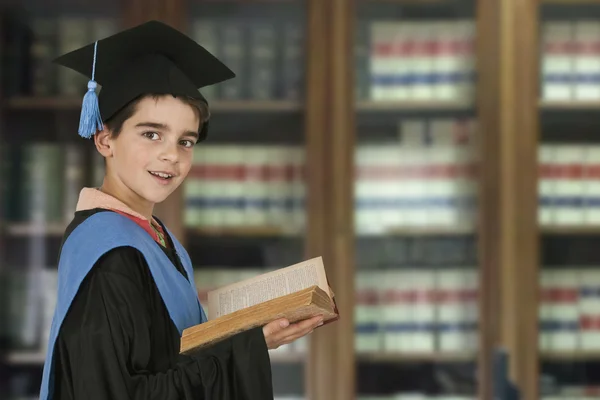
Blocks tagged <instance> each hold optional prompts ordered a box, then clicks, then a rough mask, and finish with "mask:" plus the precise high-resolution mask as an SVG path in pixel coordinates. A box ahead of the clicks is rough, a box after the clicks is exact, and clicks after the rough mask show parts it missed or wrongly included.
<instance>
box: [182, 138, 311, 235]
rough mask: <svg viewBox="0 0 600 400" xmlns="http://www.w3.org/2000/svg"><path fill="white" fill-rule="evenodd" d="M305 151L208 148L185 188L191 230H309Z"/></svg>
mask: <svg viewBox="0 0 600 400" xmlns="http://www.w3.org/2000/svg"><path fill="white" fill-rule="evenodd" d="M304 155H305V153H304V148H303V147H300V146H275V145H260V146H259V145H256V146H249V145H244V146H240V145H223V146H219V145H203V146H197V147H196V148H195V149H194V164H193V166H192V169H191V171H190V173H189V175H188V178H187V180H186V182H185V195H184V196H185V205H186V207H185V215H184V221H185V224H186V226H189V227H198V226H203V227H223V226H273V227H277V228H281V230H282V231H284V232H289V233H298V232H301V231H303V229H304V225H305V174H304V165H305V160H304Z"/></svg>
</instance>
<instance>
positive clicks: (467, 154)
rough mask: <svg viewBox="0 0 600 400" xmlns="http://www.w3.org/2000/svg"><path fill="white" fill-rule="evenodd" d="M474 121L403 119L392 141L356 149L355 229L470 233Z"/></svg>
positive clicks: (473, 199) (473, 215) (473, 219)
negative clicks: (454, 229)
mask: <svg viewBox="0 0 600 400" xmlns="http://www.w3.org/2000/svg"><path fill="white" fill-rule="evenodd" d="M476 125H477V124H476V121H475V120H473V119H470V118H467V119H455V118H433V119H422V118H414V119H413V118H407V119H404V120H402V121H401V122H400V123H399V126H398V135H397V139H396V140H392V141H385V142H382V143H377V144H364V145H359V146H358V147H357V148H356V155H355V160H356V161H355V164H356V184H355V210H356V215H355V217H356V229H357V232H359V233H361V234H381V233H383V232H385V231H388V230H390V229H394V228H398V227H426V226H430V227H431V226H433V227H463V228H472V227H473V226H474V225H475V223H476V214H477V212H476V211H477V204H476V203H477V198H476V194H477V176H476V163H477V147H476V135H477V133H476V130H477V126H476Z"/></svg>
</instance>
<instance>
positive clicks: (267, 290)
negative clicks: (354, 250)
mask: <svg viewBox="0 0 600 400" xmlns="http://www.w3.org/2000/svg"><path fill="white" fill-rule="evenodd" d="M315 285H316V286H319V287H320V288H321V289H323V291H324V292H325V293H330V291H329V286H328V285H327V277H326V275H325V266H324V265H323V259H322V257H317V258H313V259H310V260H306V261H303V262H301V263H298V264H294V265H292V266H289V267H286V268H281V269H278V270H276V271H272V272H269V273H266V274H262V275H259V276H256V277H254V278H250V279H246V280H244V281H241V282H237V283H234V284H231V285H227V286H224V287H221V288H219V289H216V290H213V291H211V292H209V293H208V319H209V320H212V319H215V318H218V317H221V316H223V315H227V314H230V313H232V312H235V311H238V310H241V309H243V308H247V307H251V306H253V305H256V304H259V303H262V302H265V301H268V300H272V299H275V298H277V297H281V296H285V295H287V294H290V293H294V292H297V291H299V290H302V289H306V288H309V287H311V286H315Z"/></svg>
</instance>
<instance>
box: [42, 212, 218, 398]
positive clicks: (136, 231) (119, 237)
mask: <svg viewBox="0 0 600 400" xmlns="http://www.w3.org/2000/svg"><path fill="white" fill-rule="evenodd" d="M167 233H168V234H169V236H170V237H171V240H172V241H173V244H174V245H175V249H176V251H177V254H178V255H179V257H180V258H181V263H182V264H183V266H184V268H185V271H186V272H187V275H188V277H189V281H188V280H187V279H186V278H185V277H184V276H183V275H182V274H181V273H180V272H179V271H178V270H177V268H175V266H174V265H173V263H172V262H171V260H170V259H169V257H167V255H166V254H165V253H164V251H163V250H162V249H161V248H160V247H159V246H160V245H159V244H157V243H156V242H155V241H154V239H152V237H151V236H150V235H149V234H148V232H146V231H145V230H144V229H143V228H142V227H140V226H139V225H138V224H136V223H135V222H134V221H132V220H131V219H129V218H127V217H125V216H123V215H120V214H118V213H115V212H110V211H102V212H99V213H96V214H94V215H92V216H90V217H89V218H87V219H86V220H85V221H84V222H82V223H81V224H80V225H79V226H77V228H75V229H74V230H73V232H72V233H71V234H70V235H69V237H68V238H67V240H66V241H65V243H64V245H63V248H62V250H61V256H60V262H59V264H58V299H57V303H56V309H55V311H54V318H53V320H52V327H51V330H50V338H49V341H48V350H47V354H46V362H45V364H44V373H43V376H42V385H41V389H40V400H52V397H53V392H54V360H53V356H54V347H55V344H56V339H57V337H58V333H59V331H60V327H61V325H62V323H63V320H64V319H65V316H66V315H67V312H68V311H69V307H70V306H71V302H72V301H73V299H74V298H75V295H76V294H77V292H78V291H79V286H80V285H81V283H82V282H83V280H84V279H85V277H86V275H87V274H88V273H89V272H90V270H91V269H92V268H93V266H94V265H95V264H96V262H97V261H98V259H100V257H102V255H104V254H105V253H106V252H108V251H110V250H111V249H114V248H115V247H120V246H131V247H134V248H136V249H138V250H139V251H140V252H141V253H142V254H143V255H144V258H145V259H146V262H147V263H148V266H149V268H150V272H151V273H152V277H153V278H154V282H155V283H156V286H157V287H158V290H159V292H160V295H161V297H162V299H163V301H164V303H165V305H166V307H167V309H168V311H169V315H170V317H171V320H172V321H173V323H174V324H175V326H177V329H178V330H179V334H180V335H181V334H182V333H183V330H184V329H186V328H189V327H191V326H194V325H198V324H200V323H203V322H206V320H207V318H206V314H205V313H204V310H203V309H202V306H201V305H200V301H199V299H198V292H197V289H196V286H195V283H194V271H193V268H192V262H191V260H190V257H189V255H188V253H187V251H186V250H185V249H184V248H183V246H182V245H181V243H179V242H178V241H177V239H176V238H175V236H173V235H172V234H171V232H170V231H169V230H168V229H167Z"/></svg>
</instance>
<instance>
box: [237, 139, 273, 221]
mask: <svg viewBox="0 0 600 400" xmlns="http://www.w3.org/2000/svg"><path fill="white" fill-rule="evenodd" d="M244 157H245V160H246V164H245V174H244V176H245V181H244V184H243V185H244V193H245V196H244V219H245V221H246V225H251V226H265V225H266V224H267V222H268V214H267V201H268V195H269V192H268V182H267V175H266V173H265V171H266V169H267V167H268V162H269V158H268V157H269V153H268V152H267V150H266V149H265V148H263V147H261V146H248V147H246V149H245V156H244Z"/></svg>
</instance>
